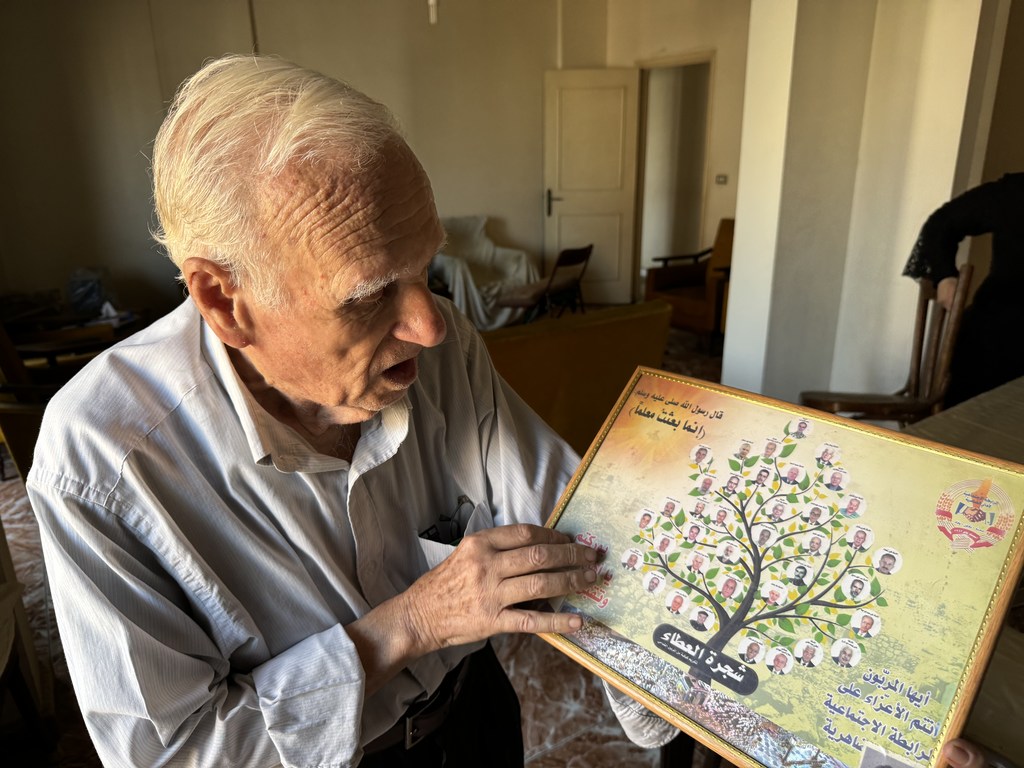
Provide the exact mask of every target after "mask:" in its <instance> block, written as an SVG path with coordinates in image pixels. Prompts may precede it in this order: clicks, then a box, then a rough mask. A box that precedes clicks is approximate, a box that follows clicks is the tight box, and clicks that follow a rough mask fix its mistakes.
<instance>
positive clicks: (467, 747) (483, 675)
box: [359, 643, 523, 768]
mask: <svg viewBox="0 0 1024 768" xmlns="http://www.w3.org/2000/svg"><path fill="white" fill-rule="evenodd" d="M469 658H470V666H469V670H468V671H467V674H466V680H465V682H464V683H463V684H462V689H461V690H460V691H459V695H458V697H457V698H456V699H455V701H454V703H453V704H452V710H451V712H449V714H448V718H447V719H446V720H445V723H444V725H442V726H441V727H440V728H439V729H438V730H437V731H435V732H434V733H433V734H431V735H430V736H427V737H426V738H425V739H423V741H421V742H420V743H419V744H417V745H416V746H414V747H413V748H412V749H409V750H406V749H405V748H404V746H403V745H401V744H399V745H396V746H394V747H391V748H390V749H387V750H384V751H383V752H377V753H375V754H372V755H366V756H364V757H363V759H362V761H361V762H360V763H359V766H360V768H428V767H429V768H433V767H434V766H437V768H441V766H443V767H444V768H479V766H481V765H487V766H495V768H522V765H523V729H522V722H521V719H520V713H519V697H518V696H517V695H516V692H515V689H514V688H513V687H512V683H510V682H509V679H508V676H507V675H506V674H505V670H504V669H503V668H502V666H501V663H500V662H499V661H498V657H497V656H495V655H494V650H493V649H492V648H491V644H490V643H488V644H487V645H485V646H484V647H483V648H482V649H480V650H479V651H477V652H476V653H474V654H473V655H472V656H470V657H469Z"/></svg>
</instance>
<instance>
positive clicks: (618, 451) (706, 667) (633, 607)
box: [544, 368, 1024, 768]
mask: <svg viewBox="0 0 1024 768" xmlns="http://www.w3.org/2000/svg"><path fill="white" fill-rule="evenodd" d="M744 445H746V446H747V447H746V448H744V447H743V446H744ZM769 446H772V447H769ZM1022 507H1024V467H1022V466H1019V465H1014V464H1009V463H1007V462H1003V461H998V460H995V459H990V458H988V457H983V456H980V455H975V454H968V453H965V452H962V451H958V450H954V449H951V448H948V447H946V446H941V445H938V444H935V443H928V442H925V441H922V440H918V439H915V438H910V437H907V436H905V435H902V434H899V433H895V432H890V431H888V430H883V429H879V428H875V427H871V426H868V425H864V424H861V423H858V422H852V421H849V420H845V419H840V418H837V417H834V416H830V415H826V414H822V413H819V412H816V411H811V410H809V409H806V408H801V407H800V406H794V405H791V404H788V403H782V402H778V401H773V400H770V399H768V398H764V397H760V396H756V395H751V394H748V393H744V392H740V391H737V390H731V389H728V388H726V387H720V386H716V385H710V384H707V383H704V382H698V381H694V380H689V379H686V378H683V377H679V376H676V375H674V374H668V373H664V372H661V371H657V370H654V369H648V368H639V369H637V371H636V373H635V374H634V376H633V377H632V379H631V381H630V382H629V384H628V386H627V387H626V389H625V391H624V392H623V394H622V396H621V398H620V400H619V402H618V403H617V404H616V407H615V408H614V410H613V411H612V413H611V414H610V415H609V417H608V419H607V421H606V422H605V424H604V426H603V428H602V430H601V433H600V434H599V435H598V437H597V439H596V440H595V441H594V443H593V444H592V445H591V448H590V450H589V451H588V452H587V455H586V457H585V458H584V461H583V463H582V464H581V465H580V468H579V470H578V471H577V473H576V475H575V477H574V478H573V480H572V482H571V483H570V485H569V487H568V488H567V490H566V492H565V494H564V495H563V498H562V499H561V501H560V502H559V505H558V507H557V509H556V510H555V512H554V513H553V514H552V516H551V519H550V521H549V523H548V524H549V525H550V526H552V527H554V528H556V529H558V530H560V531H563V532H565V533H567V534H569V535H571V536H573V537H574V538H575V539H576V540H577V541H580V542H583V543H585V544H587V545H589V546H592V547H595V548H596V549H598V551H599V552H602V553H603V557H602V558H601V559H600V560H599V565H598V567H597V570H598V579H597V582H596V583H595V585H594V586H593V587H592V588H590V589H588V590H585V591H584V592H580V593H576V594H575V595H570V596H569V597H567V598H565V599H564V601H562V602H561V605H560V609H561V610H569V611H575V612H578V613H581V614H583V616H584V619H585V623H584V627H583V629H582V630H581V631H579V632H577V633H575V634H573V635H564V636H563V635H544V638H545V639H546V640H548V641H549V642H551V643H552V644H553V645H555V646H556V647H557V648H559V649H561V650H562V651H563V652H565V653H566V654H568V655H569V656H571V657H572V658H574V659H575V660H577V661H578V662H579V663H581V664H583V665H584V666H585V667H587V668H588V669H590V670H592V671H593V672H595V673H597V674H598V675H600V676H601V677H603V678H605V679H606V680H608V681H609V682H610V683H611V684H613V685H614V686H616V687H617V688H619V689H620V690H622V691H624V692H626V693H628V694H629V695H630V696H632V697H633V698H635V699H636V700H637V701H639V702H641V703H642V704H644V705H645V706H646V707H648V708H649V709H651V710H652V711H654V712H656V713H657V714H659V715H661V716H662V717H664V718H665V719H667V720H669V721H670V722H672V723H674V724H675V725H677V726H678V727H679V728H680V729H682V730H683V731H685V732H687V733H689V734H691V735H692V736H694V737H695V738H696V739H698V740H699V741H701V742H702V743H704V744H706V745H707V746H709V747H711V748H712V749H714V750H715V751H716V752H718V753H720V754H721V755H723V756H725V757H726V758H728V759H729V760H730V761H731V762H733V763H734V764H736V765H739V766H762V765H763V766H767V767H768V768H781V767H782V766H810V767H812V768H822V767H824V766H834V767H835V768H839V767H840V766H865V767H869V766H870V767H871V768H874V767H875V766H880V765H882V764H885V765H888V766H929V768H930V767H931V766H936V765H938V764H939V763H940V760H939V752H940V747H941V745H942V744H943V743H944V742H945V741H946V740H948V739H950V738H953V737H954V736H956V735H958V734H959V733H960V731H961V729H962V727H963V724H964V721H965V719H966V717H967V714H968V711H969V705H970V703H971V701H972V699H973V697H974V695H975V693H976V692H977V689H978V686H979V684H980V679H981V677H982V674H983V672H984V667H985V663H986V660H987V658H988V656H989V654H990V653H991V650H992V647H993V645H994V643H995V639H996V635H997V633H998V630H999V628H1000V623H1001V619H1002V617H1003V614H1004V613H1005V611H1006V608H1007V605H1008V603H1009V600H1010V597H1011V593H1012V591H1013V587H1014V585H1015V584H1016V580H1017V578H1018V576H1019V574H1020V571H1021V567H1022V562H1024V547H1022V546H1021V544H1022V539H1024V523H1022V515H1021V509H1022ZM815 510H817V511H815ZM730 581H731V582H732V583H731V584H729V583H728V582H730ZM857 582H859V584H857Z"/></svg>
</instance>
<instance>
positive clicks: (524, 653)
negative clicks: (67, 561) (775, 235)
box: [0, 331, 721, 768]
mask: <svg viewBox="0 0 1024 768" xmlns="http://www.w3.org/2000/svg"><path fill="white" fill-rule="evenodd" d="M706 352H707V346H706V344H705V343H704V342H702V341H701V340H699V339H697V338H696V337H694V336H692V335H690V334H686V333H683V332H678V331H672V332H671V334H670V339H669V344H668V349H667V350H666V357H665V362H664V366H663V367H664V368H665V369H666V370H669V371H673V372H676V373H681V374H685V375H688V376H693V377H695V378H702V379H706V380H709V381H718V380H719V377H720V375H721V358H719V357H715V356H709V355H708V354H707V353H706ZM0 453H2V454H3V457H4V459H6V461H7V464H6V468H7V470H8V474H7V476H10V475H12V474H14V470H13V466H12V465H11V463H10V460H9V459H8V458H7V457H6V452H5V451H3V449H0ZM0 516H2V519H3V524H4V527H5V529H6V534H7V538H8V541H9V542H10V546H11V550H12V557H13V559H14V561H15V566H16V569H17V571H18V578H19V580H20V581H21V582H22V583H23V584H24V585H25V587H26V592H25V603H26V608H27V610H28V613H29V620H30V623H31V625H32V629H33V632H34V635H35V640H36V649H37V652H38V654H39V656H40V658H41V659H44V660H48V661H49V663H50V665H51V666H52V669H53V670H54V707H55V710H56V712H57V724H58V727H59V733H58V738H57V740H56V742H55V747H54V749H53V750H52V751H49V752H48V751H46V750H40V749H39V748H38V743H39V740H38V739H26V738H25V737H24V735H23V733H22V732H21V731H20V730H18V729H17V728H16V727H10V726H8V727H6V728H0V754H2V755H3V756H4V757H3V758H0V762H3V764H4V765H17V766H19V767H20V766H59V767H60V768H94V767H98V766H99V765H100V763H99V760H98V758H97V757H96V754H95V752H94V751H93V750H92V746H91V744H90V742H89V739H88V735H87V734H86V733H85V729H84V726H83V725H82V722H81V717H80V715H79V714H78V710H77V707H76V705H75V701H74V694H73V692H72V691H71V688H70V684H69V682H68V677H67V669H66V666H65V664H64V660H63V656H62V653H61V648H60V642H59V638H58V637H57V632H56V625H55V624H54V622H53V619H52V615H51V613H50V610H49V609H48V601H47V600H46V595H45V585H44V580H43V571H42V565H41V563H42V559H41V555H40V549H39V537H38V531H37V530H36V527H35V520H34V518H33V517H32V514H31V510H30V508H29V505H28V500H27V498H26V496H25V490H24V485H23V484H22V483H21V481H20V480H18V479H17V478H16V477H15V479H13V480H7V481H5V482H0ZM495 649H496V651H497V653H498V656H499V658H501V660H502V662H503V663H504V664H505V668H506V669H507V670H508V672H509V676H510V678H511V679H512V683H513V685H514V686H515V687H516V690H517V692H518V693H519V697H520V701H521V703H522V712H523V740H524V744H525V748H526V765H528V766H530V767H531V768H560V767H561V766H567V767H570V768H603V767H604V766H608V767H609V768H612V767H613V766H614V767H615V768H623V767H624V766H630V767H631V768H632V767H633V766H637V767H639V768H643V767H644V766H652V767H653V766H659V765H660V764H661V763H660V751H659V750H643V749H640V748H638V747H636V746H635V745H633V744H632V743H631V742H629V741H628V740H627V739H626V738H625V736H624V735H623V733H622V730H621V729H620V727H619V725H618V723H617V722H616V720H615V716H614V715H613V714H612V712H611V709H610V708H609V706H608V704H607V702H606V700H605V696H604V693H603V691H602V687H601V683H600V681H599V680H598V678H597V677H596V676H594V675H593V674H591V673H590V672H588V671H587V670H585V669H583V668H582V667H580V666H579V665H577V664H576V663H574V662H572V661H570V660H569V659H568V658H567V657H566V656H564V655H563V654H562V653H561V652H559V651H558V650H556V649H555V648H553V647H552V646H550V645H549V644H547V643H546V642H544V641H543V640H541V639H539V638H536V637H531V636H506V637H501V638H498V639H496V640H495ZM11 761H13V762H11ZM697 762H699V761H697Z"/></svg>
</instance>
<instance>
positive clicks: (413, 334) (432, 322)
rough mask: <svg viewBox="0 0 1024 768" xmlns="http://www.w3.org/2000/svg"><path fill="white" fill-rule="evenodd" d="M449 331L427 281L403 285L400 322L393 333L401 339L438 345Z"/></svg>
mask: <svg viewBox="0 0 1024 768" xmlns="http://www.w3.org/2000/svg"><path fill="white" fill-rule="evenodd" d="M447 333H448V326H447V325H445V322H444V318H443V317H442V316H441V313H440V312H439V311H438V310H437V304H436V303H435V301H434V294H433V293H431V292H430V289H429V288H427V286H426V284H425V283H413V284H409V285H405V286H403V291H402V298H401V305H400V307H399V316H398V322H397V323H396V325H395V328H394V331H393V335H394V337H395V338H396V339H399V340H400V341H408V342H410V343H412V344H419V345H420V346H421V347H436V346H437V345H438V344H440V343H441V342H442V341H444V337H445V336H446V335H447Z"/></svg>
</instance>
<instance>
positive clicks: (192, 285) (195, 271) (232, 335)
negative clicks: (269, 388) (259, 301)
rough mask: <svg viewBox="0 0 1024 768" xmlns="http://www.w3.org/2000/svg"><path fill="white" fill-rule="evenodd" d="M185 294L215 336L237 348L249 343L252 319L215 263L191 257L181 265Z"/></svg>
mask: <svg viewBox="0 0 1024 768" xmlns="http://www.w3.org/2000/svg"><path fill="white" fill-rule="evenodd" d="M181 274H182V276H183V277H184V278H185V285H187V286H188V292H189V295H190V296H191V297H192V301H194V302H195V304H196V306H197V307H198V308H199V312H200V313H201V314H202V316H203V319H204V320H206V322H207V323H208V324H209V326H210V329H211V330H212V331H213V332H214V333H215V334H217V338H219V339H220V340H221V341H223V342H224V343H225V344H227V345H228V346H229V347H235V348H236V349H241V348H242V347H246V346H248V345H249V344H250V343H251V342H252V332H253V328H252V320H251V316H250V314H249V312H248V304H247V301H246V298H245V297H244V296H243V295H242V292H241V291H240V290H239V288H238V286H237V285H235V284H234V281H233V280H232V279H231V273H230V272H229V271H228V270H227V269H225V268H224V267H222V266H220V265H219V264H217V263H215V262H213V261H210V260H209V259H203V258H200V257H192V258H188V259H185V261H184V263H183V264H182V265H181Z"/></svg>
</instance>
